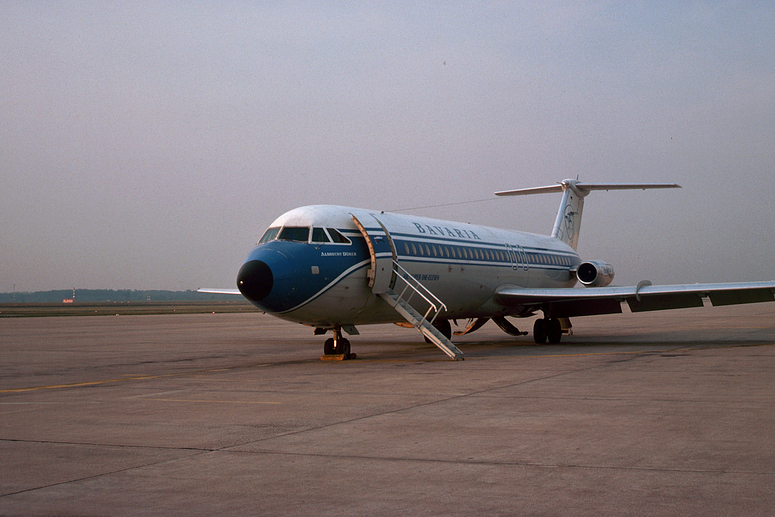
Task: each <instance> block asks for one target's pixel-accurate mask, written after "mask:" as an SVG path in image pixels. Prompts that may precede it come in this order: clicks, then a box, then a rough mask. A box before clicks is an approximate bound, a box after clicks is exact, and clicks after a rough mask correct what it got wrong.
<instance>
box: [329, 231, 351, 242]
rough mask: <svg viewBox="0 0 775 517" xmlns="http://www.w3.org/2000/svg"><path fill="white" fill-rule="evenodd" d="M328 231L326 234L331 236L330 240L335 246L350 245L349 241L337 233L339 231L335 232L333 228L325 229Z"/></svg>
mask: <svg viewBox="0 0 775 517" xmlns="http://www.w3.org/2000/svg"><path fill="white" fill-rule="evenodd" d="M326 229H327V230H328V234H329V235H330V236H331V240H332V241H334V242H335V243H337V244H350V239H348V238H347V237H345V236H344V235H342V234H341V233H339V230H335V229H334V228H326Z"/></svg>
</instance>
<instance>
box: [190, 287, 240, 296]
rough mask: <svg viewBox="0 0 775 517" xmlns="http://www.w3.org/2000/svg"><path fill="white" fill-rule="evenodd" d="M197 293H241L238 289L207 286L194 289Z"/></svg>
mask: <svg viewBox="0 0 775 517" xmlns="http://www.w3.org/2000/svg"><path fill="white" fill-rule="evenodd" d="M196 292H197V293H207V294H238V295H241V294H242V293H241V292H240V291H239V289H212V288H209V287H204V288H200V289H197V290H196Z"/></svg>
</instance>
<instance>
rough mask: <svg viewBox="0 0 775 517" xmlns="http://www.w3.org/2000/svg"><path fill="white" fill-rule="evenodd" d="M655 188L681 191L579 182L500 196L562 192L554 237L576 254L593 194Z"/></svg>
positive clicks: (648, 185)
mask: <svg viewBox="0 0 775 517" xmlns="http://www.w3.org/2000/svg"><path fill="white" fill-rule="evenodd" d="M655 188H681V186H680V185H676V184H675V183H583V182H581V181H579V180H577V179H575V180H571V179H567V180H562V181H561V182H560V183H558V184H556V185H548V186H545V187H531V188H520V189H517V190H502V191H500V192H496V193H495V195H496V196H527V195H530V194H549V193H552V192H562V193H563V194H562V201H560V209H559V210H558V211H557V219H556V220H555V221H554V228H553V229H552V237H555V238H557V239H559V240H561V241H562V242H564V243H566V244H567V245H569V246H570V247H571V248H573V249H574V250H575V249H576V248H577V247H578V244H579V230H580V229H581V213H582V211H583V210H584V198H585V197H587V196H588V195H589V193H590V192H592V191H593V190H646V189H655Z"/></svg>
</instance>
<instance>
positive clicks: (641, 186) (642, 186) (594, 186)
mask: <svg viewBox="0 0 775 517" xmlns="http://www.w3.org/2000/svg"><path fill="white" fill-rule="evenodd" d="M571 185H572V186H573V188H575V189H576V190H577V191H579V194H581V195H586V194H588V193H589V192H592V191H593V190H647V189H658V188H681V185H678V184H676V183H581V182H578V181H575V180H565V181H563V182H562V183H558V184H556V185H547V186H545V187H531V188H520V189H516V190H502V191H500V192H496V193H495V195H496V196H527V195H529V194H550V193H552V192H562V191H563V190H565V189H566V188H567V187H568V186H571Z"/></svg>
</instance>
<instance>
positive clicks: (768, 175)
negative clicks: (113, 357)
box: [0, 1, 775, 291]
mask: <svg viewBox="0 0 775 517" xmlns="http://www.w3.org/2000/svg"><path fill="white" fill-rule="evenodd" d="M0 49H2V51H0V178H1V179H2V188H0V216H2V230H1V233H0V237H1V240H0V243H1V245H2V261H1V262H0V291H11V290H12V289H13V287H14V285H15V286H16V290H17V291H33V290H47V289H64V288H70V287H77V288H84V289H86V288H92V289H96V288H115V289H119V288H121V289H175V290H177V289H196V288H197V287H203V286H207V287H233V286H234V279H235V276H236V272H237V269H238V268H239V266H240V264H241V262H242V260H243V258H244V257H245V256H246V255H247V253H248V252H249V251H250V249H251V248H252V246H253V245H254V243H255V241H256V240H257V239H258V238H259V237H260V235H261V234H262V233H263V231H264V229H265V228H266V226H267V225H268V224H269V223H270V222H272V221H273V220H274V219H275V218H276V217H277V216H278V215H280V214H281V213H283V212H285V211H287V210H289V209H291V208H294V207H296V206H301V205H307V204H318V203H325V204H342V205H348V206H356V207H362V208H375V209H380V210H382V209H384V210H391V209H401V208H409V207H426V206H429V205H440V204H449V203H458V202H463V201H473V200H482V199H488V201H483V202H476V203H470V204H459V205H452V206H445V207H440V208H434V209H421V210H414V211H412V212H409V213H415V214H417V215H424V216H431V217H441V218H447V219H453V220H460V221H466V222H472V223H481V224H488V225H493V226H502V227H509V228H515V229H524V230H527V231H531V232H536V233H549V232H550V231H551V227H552V224H553V222H554V217H555V213H556V211H557V207H558V204H559V202H560V196H559V195H556V194H555V195H542V196H530V197H518V198H495V197H494V196H492V193H493V192H494V191H497V190H504V189H513V188H520V187H532V186H540V185H548V184H552V183H555V182H557V181H560V180H562V179H564V178H568V177H576V175H579V176H580V178H581V179H582V180H584V181H588V182H644V181H645V182H677V183H680V184H681V185H683V187H684V188H683V189H682V190H665V191H647V192H642V191H624V192H594V193H592V194H591V195H590V197H589V198H587V202H586V206H585V212H584V221H583V227H582V231H581V241H580V246H579V251H580V253H581V255H582V258H584V259H603V260H607V261H609V262H611V263H612V264H613V265H614V267H615V269H616V274H617V275H616V280H615V283H617V284H633V283H637V282H638V281H639V280H642V279H649V280H651V281H653V282H654V283H684V282H685V283H693V282H704V281H735V280H746V281H749V280H769V279H773V278H775V266H774V265H773V264H774V263H775V260H774V259H773V252H775V236H774V234H775V210H774V209H775V201H773V192H772V190H773V183H774V182H773V173H775V4H774V3H773V2H770V1H763V2H690V1H687V2H651V1H650V2H630V1H627V2H613V1H598V2H592V1H590V2H581V1H579V2H570V1H569V2H544V1H542V2H514V3H511V2H427V3H417V2H395V1H391V2H384V3H376V2H371V3H364V2H328V3H317V2H248V1H235V2H201V3H200V2H134V1H133V2H102V1H100V2H49V1H44V2H32V1H18V2H17V1H7V2H2V3H0Z"/></svg>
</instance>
